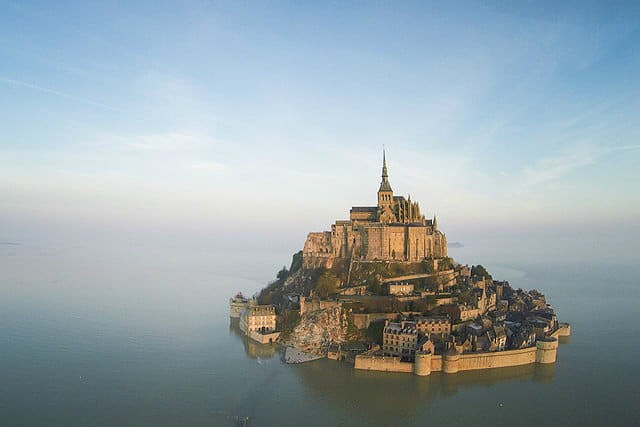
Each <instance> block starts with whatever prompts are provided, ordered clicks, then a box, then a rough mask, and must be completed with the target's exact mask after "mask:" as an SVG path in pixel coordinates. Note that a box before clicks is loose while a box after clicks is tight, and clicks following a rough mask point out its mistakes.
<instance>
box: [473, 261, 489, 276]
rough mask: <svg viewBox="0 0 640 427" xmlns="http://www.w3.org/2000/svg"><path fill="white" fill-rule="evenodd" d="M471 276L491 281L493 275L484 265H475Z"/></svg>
mask: <svg viewBox="0 0 640 427" xmlns="http://www.w3.org/2000/svg"><path fill="white" fill-rule="evenodd" d="M471 275H473V276H479V277H486V278H487V279H491V278H492V277H491V275H490V274H489V272H488V271H487V269H486V268H484V267H483V266H482V265H480V264H478V265H474V266H472V267H471Z"/></svg>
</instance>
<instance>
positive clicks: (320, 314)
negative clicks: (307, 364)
mask: <svg viewBox="0 0 640 427" xmlns="http://www.w3.org/2000/svg"><path fill="white" fill-rule="evenodd" d="M348 326H349V322H348V318H347V313H346V312H345V311H344V310H343V309H342V307H340V306H336V307H331V308H326V309H324V310H319V311H314V312H311V313H305V314H304V315H303V316H302V318H301V319H300V322H299V323H298V325H297V326H296V327H295V328H294V329H293V332H292V333H291V335H290V336H289V344H291V345H292V346H294V347H296V348H299V349H302V350H305V351H308V352H312V353H316V354H324V353H326V349H327V346H328V345H329V343H330V342H336V343H343V342H345V341H347V340H348V338H349V337H348V335H349V332H348Z"/></svg>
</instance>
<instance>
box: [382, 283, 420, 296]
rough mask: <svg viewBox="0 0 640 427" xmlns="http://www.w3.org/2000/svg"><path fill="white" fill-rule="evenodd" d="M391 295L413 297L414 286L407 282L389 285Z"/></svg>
mask: <svg viewBox="0 0 640 427" xmlns="http://www.w3.org/2000/svg"><path fill="white" fill-rule="evenodd" d="M387 286H388V287H389V295H411V294H412V293H413V289H414V284H413V283H407V282H398V283H389V284H388V285H387Z"/></svg>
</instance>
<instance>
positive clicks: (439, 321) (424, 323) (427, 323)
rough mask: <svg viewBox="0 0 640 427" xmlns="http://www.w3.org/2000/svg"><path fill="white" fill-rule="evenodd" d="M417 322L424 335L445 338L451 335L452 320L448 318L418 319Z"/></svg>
mask: <svg viewBox="0 0 640 427" xmlns="http://www.w3.org/2000/svg"><path fill="white" fill-rule="evenodd" d="M415 322H416V327H417V328H418V332H419V333H420V334H422V335H427V336H429V335H439V336H441V337H444V336H447V335H449V334H451V319H449V317H447V316H429V317H416V319H415Z"/></svg>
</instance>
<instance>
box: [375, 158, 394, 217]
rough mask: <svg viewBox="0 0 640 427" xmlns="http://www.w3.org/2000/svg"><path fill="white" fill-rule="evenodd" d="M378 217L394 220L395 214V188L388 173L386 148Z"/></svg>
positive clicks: (383, 159) (379, 191)
mask: <svg viewBox="0 0 640 427" xmlns="http://www.w3.org/2000/svg"><path fill="white" fill-rule="evenodd" d="M378 217H379V221H380V222H394V220H395V215H394V214H393V190H392V189H391V184H389V174H388V173H387V158H386V153H385V151H384V149H383V150H382V182H380V188H379V189H378Z"/></svg>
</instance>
